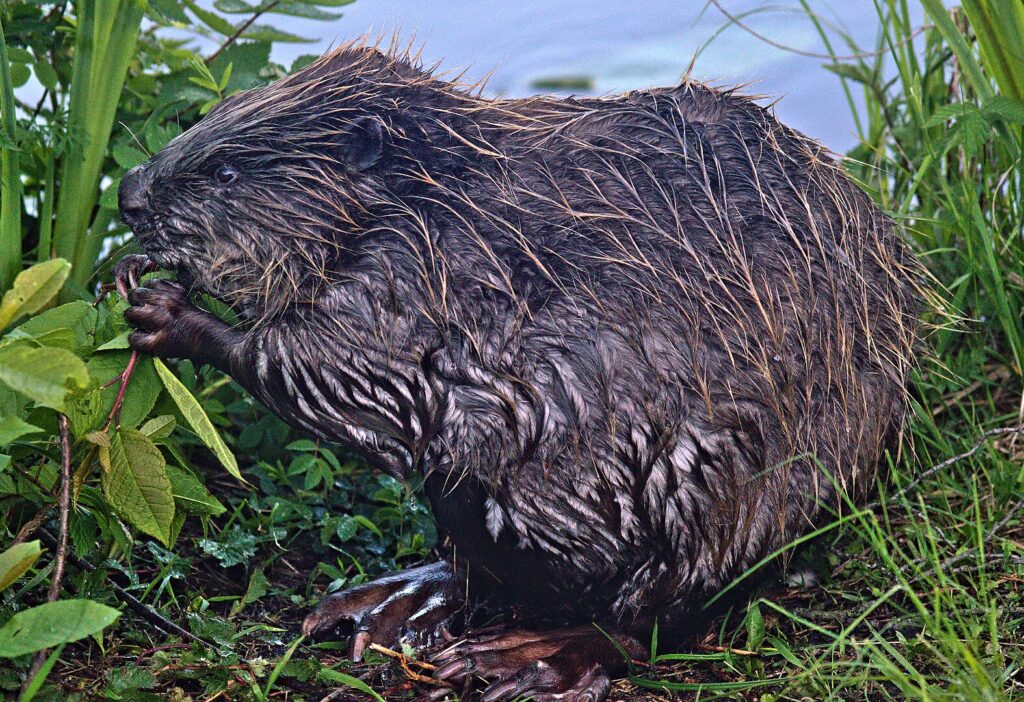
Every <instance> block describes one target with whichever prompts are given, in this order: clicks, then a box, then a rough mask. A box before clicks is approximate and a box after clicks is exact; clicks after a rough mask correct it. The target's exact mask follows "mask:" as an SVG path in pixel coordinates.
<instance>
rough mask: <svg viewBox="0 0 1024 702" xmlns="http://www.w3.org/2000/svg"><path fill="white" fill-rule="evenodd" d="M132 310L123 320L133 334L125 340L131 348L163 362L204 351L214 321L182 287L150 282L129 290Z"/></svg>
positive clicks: (156, 281)
mask: <svg viewBox="0 0 1024 702" xmlns="http://www.w3.org/2000/svg"><path fill="white" fill-rule="evenodd" d="M127 296H128V302H129V303H130V304H131V307H130V308H129V309H128V310H127V311H126V312H125V313H124V318H125V320H127V322H128V323H129V324H131V325H132V326H133V327H135V329H136V331H134V332H132V333H131V335H130V336H129V337H128V341H129V343H131V345H132V348H134V349H136V350H137V351H141V352H143V353H148V354H152V355H154V356H163V357H165V358H193V357H195V356H196V352H197V349H202V348H203V342H204V335H205V334H206V332H207V330H208V328H209V327H210V322H211V321H215V322H217V323H219V324H223V323H222V322H220V320H217V319H216V318H215V317H213V315H211V314H210V313H209V312H205V311H203V310H201V309H199V308H198V307H196V306H195V305H193V304H192V301H191V300H189V298H188V293H187V292H186V291H185V288H184V287H183V286H182V285H181V283H177V282H174V281H172V280H152V281H149V282H147V283H146V285H145V286H144V287H136V288H131V289H130V290H128V295H127Z"/></svg>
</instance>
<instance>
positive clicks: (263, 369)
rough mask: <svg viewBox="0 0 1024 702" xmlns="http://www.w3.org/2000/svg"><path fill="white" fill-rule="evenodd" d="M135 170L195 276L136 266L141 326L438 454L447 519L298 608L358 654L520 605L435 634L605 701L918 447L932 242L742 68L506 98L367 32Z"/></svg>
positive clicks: (312, 629)
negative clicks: (427, 539) (904, 449)
mask: <svg viewBox="0 0 1024 702" xmlns="http://www.w3.org/2000/svg"><path fill="white" fill-rule="evenodd" d="M119 196H120V210H121V216H122V218H123V221H124V222H125V223H126V224H128V225H129V226H130V227H131V229H132V230H133V231H134V234H135V236H136V237H137V239H138V242H139V244H140V245H141V247H142V249H143V251H144V252H145V256H146V257H148V258H145V257H134V258H128V259H126V260H125V261H123V262H122V263H121V264H120V266H119V268H118V275H119V276H121V277H122V278H124V277H125V276H127V277H129V278H132V279H134V278H135V276H137V275H138V273H139V272H140V271H141V270H144V269H146V268H148V267H150V266H159V267H161V268H164V269H170V270H174V271H176V272H177V274H178V280H177V282H175V281H170V280H155V281H152V282H147V283H145V284H143V285H142V286H141V287H136V288H135V289H133V290H132V291H131V293H130V295H129V302H130V304H131V307H130V309H129V310H128V311H127V312H126V314H125V317H126V318H127V319H128V320H129V322H130V323H131V324H132V325H134V326H135V327H136V331H134V332H133V333H132V335H131V338H130V341H131V344H132V346H133V347H134V348H135V349H137V350H139V351H142V352H146V353H150V354H156V355H158V356H165V357H176V358H189V359H192V360H193V361H195V362H197V363H208V364H212V365H213V366H215V367H216V368H218V369H220V370H222V371H224V372H225V373H228V374H230V375H231V376H232V377H233V378H234V379H235V380H236V381H238V382H239V383H240V384H241V385H242V386H243V387H244V388H245V389H246V390H247V391H248V392H250V393H251V394H252V395H254V396H255V397H256V398H258V399H259V400H260V401H262V402H263V403H265V404H266V405H267V406H268V407H269V408H270V409H271V410H272V411H274V412H275V413H277V414H278V415H280V416H281V417H282V418H284V419H285V420H286V421H288V422H290V423H291V424H293V425H294V426H295V427H298V428H300V429H301V430H304V431H306V432H308V433H309V434H312V435H314V436H317V437H320V438H322V439H326V440H330V441H333V442H338V443H340V444H341V445H343V446H345V447H347V448H348V449H351V450H352V451H354V452H356V453H357V454H359V455H361V456H362V457H363V458H364V459H365V460H366V461H368V462H369V463H370V464H371V465H372V466H375V467H376V468H379V469H380V470H381V471H384V472H385V473H388V474H390V475H392V476H395V477H398V478H401V479H403V480H407V481H417V482H421V483H422V486H423V490H424V493H425V495H426V498H427V500H428V501H429V503H430V505H431V508H432V510H433V513H434V517H435V519H436V522H437V526H438V528H439V531H440V533H441V534H443V535H444V537H445V539H446V543H447V544H448V545H449V546H450V555H449V556H448V557H446V558H445V559H444V560H443V561H441V562H438V563H435V564H431V565H426V566H423V567H420V568H412V569H410V570H406V571H404V572H401V573H397V574H391V575H388V576H386V577H384V578H382V579H380V580H377V581H372V582H370V583H368V584H364V585H361V586H358V587H355V588H353V589H351V590H348V591H345V592H341V593H338V594H333V595H330V596H328V597H327V598H326V599H324V600H323V601H322V603H321V604H320V605H319V607H318V608H317V609H316V610H315V611H314V612H313V613H312V614H310V615H309V616H308V617H307V618H306V620H305V622H304V624H303V631H304V632H305V633H307V634H321V635H322V634H324V633H329V632H332V631H337V630H339V628H345V629H346V630H347V631H349V632H350V633H351V636H350V643H349V646H350V654H351V656H352V657H353V658H354V659H356V660H358V659H359V658H360V657H361V656H362V653H363V651H364V650H365V649H366V647H367V646H369V645H370V644H371V643H379V644H382V645H387V646H391V645H396V643H397V642H399V641H410V642H417V641H419V642H422V641H425V640H428V639H429V638H430V637H431V636H434V635H436V634H437V633H439V632H440V633H445V632H446V625H447V623H448V622H449V621H450V619H451V617H452V616H453V615H454V614H455V613H456V612H459V611H462V610H463V608H465V607H466V606H467V603H469V602H482V601H486V602H488V603H491V605H492V606H494V607H498V608H507V609H509V610H512V611H515V612H516V613H517V616H518V617H519V619H518V624H516V626H515V627H512V626H509V627H506V628H505V629H504V630H496V631H495V630H491V631H487V632H485V633H483V634H480V635H477V636H470V637H469V638H467V639H461V640H460V641H459V643H457V644H456V645H451V646H449V647H448V648H447V649H445V650H444V651H442V652H441V653H440V654H438V656H437V660H438V661H439V669H438V670H437V671H436V676H437V677H438V678H439V679H442V680H447V681H451V682H453V683H462V682H463V681H466V682H467V684H468V681H469V680H470V679H476V678H482V679H484V680H485V681H488V682H489V687H487V688H486V690H485V692H484V695H483V699H484V700H486V701H487V702H494V701H495V700H511V699H514V698H517V697H522V696H532V698H533V699H534V700H541V701H544V700H589V701H591V702H596V701H598V700H601V699H604V698H605V697H606V696H607V694H608V690H609V676H610V675H611V674H614V673H616V672H618V671H619V670H621V669H622V666H623V663H624V661H625V659H626V658H627V657H629V656H633V657H637V656H642V655H644V653H643V652H644V650H645V646H644V644H643V643H642V642H644V641H648V640H649V638H648V637H649V636H650V632H651V631H652V628H653V627H654V626H655V624H657V626H658V628H659V631H660V635H661V637H662V640H663V641H664V640H667V641H672V640H680V638H681V637H683V636H685V633H686V632H687V631H688V627H690V625H691V624H692V622H693V621H694V620H695V615H696V614H697V613H699V612H700V610H701V607H702V605H703V604H704V603H705V602H707V600H708V599H709V597H710V596H711V595H712V594H713V593H715V592H718V591H719V590H720V589H721V588H723V586H726V585H727V584H728V583H730V582H731V581H732V580H733V579H734V578H736V577H737V576H738V575H740V574H742V573H744V572H745V571H746V570H748V569H750V568H751V567H752V566H754V565H755V564H757V563H759V562H760V561H761V560H762V559H764V558H765V557H766V556H768V555H769V554H771V553H773V552H775V551H776V550H777V549H779V548H780V547H782V546H783V545H785V544H787V543H788V542H790V541H791V540H793V539H794V538H795V537H797V536H799V535H801V534H804V533H807V532H808V531H809V530H810V529H812V528H813V527H814V526H815V525H816V524H819V523H820V520H821V518H822V517H823V515H826V514H829V513H833V512H835V511H836V510H839V509H842V506H843V503H844V501H845V499H846V498H847V497H848V498H849V499H852V500H857V499H860V498H861V497H863V496H864V494H865V493H866V492H867V490H868V489H869V488H870V487H871V485H872V484H873V481H874V477H875V475H876V468H877V466H878V465H879V463H880V459H881V458H882V456H883V452H885V451H886V450H888V449H890V448H892V447H894V446H896V445H897V443H898V438H899V436H900V433H901V427H902V423H903V420H904V415H905V414H906V408H907V399H906V394H907V393H906V384H907V378H908V372H909V369H910V367H911V365H912V363H911V360H912V353H913V351H914V348H915V338H916V334H917V331H916V330H917V316H918V307H919V300H920V294H921V291H920V286H919V281H920V273H919V270H918V267H919V264H918V263H917V262H916V261H915V258H914V256H913V254H912V252H911V251H910V250H908V247H907V246H906V245H905V243H904V241H903V239H902V237H901V233H900V231H899V230H898V228H896V227H895V226H894V224H893V222H892V221H891V220H890V219H889V218H888V217H886V216H885V215H884V214H883V213H882V212H880V211H879V210H878V209H877V208H876V207H875V206H874V205H873V204H872V203H871V202H870V200H869V198H868V197H867V196H866V195H865V194H864V193H863V192H861V191H860V190H859V189H858V188H857V187H856V185H855V184H853V183H852V182H851V181H850V179H849V178H848V177H847V176H846V175H844V173H843V170H842V168H841V167H840V165H839V164H838V163H837V162H836V160H835V159H833V157H832V156H831V155H830V153H829V152H828V151H827V150H826V149H825V148H824V147H823V146H821V145H819V144H817V143H815V142H814V141H812V140H810V139H808V138H806V137H804V136H802V135H801V134H799V133H797V132H795V131H793V130H791V129H789V128H787V127H785V126H783V125H782V124H780V123H779V122H778V121H777V120H776V119H775V118H774V117H773V115H772V114H771V113H770V111H769V110H767V109H765V108H763V107H761V106H759V105H758V104H757V103H756V101H755V100H754V99H753V98H749V97H745V96H742V95H740V94H738V93H737V92H736V91H731V90H721V89H715V88H712V87H709V86H706V85H703V84H701V83H698V82H696V81H693V80H689V79H685V80H684V81H683V82H682V83H681V84H679V85H677V86H675V87H670V88H659V89H650V90H638V91H634V92H629V93H626V94H623V95H616V96H610V97H596V98H590V97H570V98H566V99H559V98H555V97H544V96H540V97H531V98H526V99H492V98H487V97H484V96H483V95H482V94H481V91H480V90H479V89H475V88H467V87H463V86H460V85H459V84H457V83H455V82H451V81H448V80H445V79H444V78H443V77H441V76H438V75H437V74H436V73H435V72H434V71H432V70H428V69H425V68H423V67H422V66H421V65H419V64H418V63H417V62H416V60H415V59H413V58H411V57H410V56H409V55H408V54H405V53H402V52H396V51H390V50H387V49H384V50H382V49H380V48H378V47H375V46H372V45H369V44H366V43H362V44H360V43H355V44H348V45H345V46H343V47H341V48H338V49H337V50H334V51H332V52H330V53H328V54H327V55H325V56H323V57H322V58H320V59H319V60H317V61H316V62H314V63H312V64H311V65H309V66H308V67H305V68H303V69H302V70H300V71H298V72H296V73H294V74H292V75H290V76H288V77H285V78H283V79H281V80H279V81H277V82H274V83H272V84H270V85H267V86H264V87H259V88H257V89H253V90H251V91H248V92H243V93H240V94H236V95H233V96H231V97H228V98H226V99H224V100H223V101H222V102H220V103H219V104H218V105H217V106H216V107H214V109H212V110H211V111H210V112H209V114H208V115H207V116H206V117H205V118H204V119H203V120H201V121H200V122H199V123H198V124H197V125H195V126H194V127H192V128H191V129H189V130H187V131H185V132H184V133H183V134H181V135H180V136H178V137H177V138H176V139H174V140H173V141H172V142H171V143H170V144H169V145H168V146H167V147H166V148H165V149H164V150H163V151H161V152H159V153H158V154H156V155H155V156H153V157H152V158H151V159H150V160H149V161H148V162H146V163H145V164H143V165H141V166H138V167H136V168H134V169H132V170H131V171H130V172H128V173H127V174H126V175H125V176H124V178H123V180H122V181H121V184H120V190H119ZM196 291H202V292H204V293H207V294H209V295H212V296H213V297H215V298H218V299H220V300H222V301H223V302H225V303H226V304H227V305H229V306H230V307H231V308H232V309H233V310H235V312H236V313H237V315H238V316H239V318H240V320H241V322H240V323H239V324H236V325H234V326H231V325H228V324H227V323H225V322H224V321H222V320H221V319H220V318H218V317H216V316H214V315H212V314H210V313H209V312H207V311H204V310H203V309H201V308H200V307H198V306H197V305H196V304H194V303H193V302H192V301H191V295H192V293H194V292H196ZM519 627H521V628H519ZM443 692H444V691H443V690H442V691H441V693H443Z"/></svg>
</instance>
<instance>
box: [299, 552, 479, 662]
mask: <svg viewBox="0 0 1024 702" xmlns="http://www.w3.org/2000/svg"><path fill="white" fill-rule="evenodd" d="M461 608H462V598H461V597H460V596H459V592H458V589H457V587H456V581H455V576H454V574H453V573H452V569H451V568H450V567H449V566H448V564H447V563H444V562H440V563H433V564H431V565H427V566H422V567H420V568H410V569H409V570H405V571H402V572H400V573H395V574H393V575H387V576H385V577H383V578H380V579H378V580H374V581H372V582H369V583H366V584H365V585H357V586H356V587H353V588H350V589H348V590H345V591H343V592H338V593H335V594H333V595H328V596H327V597H325V598H324V599H323V601H322V602H321V603H320V606H319V607H317V608H316V611H315V612H313V613H312V614H310V615H309V616H308V617H306V621H304V622H303V623H302V633H303V634H306V635H307V636H309V635H312V636H316V635H323V634H327V633H330V632H332V631H333V630H339V632H338V633H340V634H342V635H344V636H348V637H350V638H349V655H350V656H351V658H352V660H355V661H359V660H361V659H362V656H363V651H365V650H366V648H367V647H368V646H369V645H370V644H374V643H376V644H381V645H384V646H394V645H396V644H399V643H408V644H410V645H413V646H418V645H423V644H430V643H432V641H433V640H435V639H436V638H438V637H442V638H447V624H448V621H449V619H450V618H451V617H452V615H453V614H455V613H456V612H458V611H459V609H461Z"/></svg>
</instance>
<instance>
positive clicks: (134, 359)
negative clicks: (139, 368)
mask: <svg viewBox="0 0 1024 702" xmlns="http://www.w3.org/2000/svg"><path fill="white" fill-rule="evenodd" d="M138 361H139V352H138V351H136V350H135V349H132V355H131V356H129V357H128V365H127V366H125V369H124V371H122V372H121V374H120V375H119V376H116V377H117V378H120V379H121V387H120V388H118V390H117V398H116V399H115V400H114V406H113V407H111V408H110V414H108V415H107V421H106V423H105V424H104V425H103V430H104V431H106V430H107V429H108V428H110V425H111V424H114V426H115V428H116V427H119V426H121V405H123V404H124V395H125V393H126V392H127V391H128V383H130V382H131V379H132V374H134V373H135V364H136V363H138ZM115 379H116V378H115ZM110 384H112V383H110ZM104 387H107V386H104Z"/></svg>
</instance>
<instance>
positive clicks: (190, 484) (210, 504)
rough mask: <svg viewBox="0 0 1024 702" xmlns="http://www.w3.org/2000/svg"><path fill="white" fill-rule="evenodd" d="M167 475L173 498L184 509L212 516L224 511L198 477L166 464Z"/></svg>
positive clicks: (222, 506)
mask: <svg viewBox="0 0 1024 702" xmlns="http://www.w3.org/2000/svg"><path fill="white" fill-rule="evenodd" d="M167 476H168V477H169V478H170V479H171V486H172V490H173V492H174V499H175V500H177V501H178V504H179V505H180V506H181V507H182V508H184V509H185V510H186V511H188V512H191V513H192V514H208V515H210V516H212V517H215V516H217V515H218V514H223V513H224V512H225V511H226V508H225V507H224V505H222V504H221V502H220V500H218V499H217V498H216V497H214V496H213V495H211V494H210V491H209V490H207V489H206V487H205V486H204V485H203V484H202V483H201V482H199V479H198V478H196V477H195V476H194V475H192V474H191V473H189V472H188V471H186V470H182V469H181V468H176V467H175V466H167Z"/></svg>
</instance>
